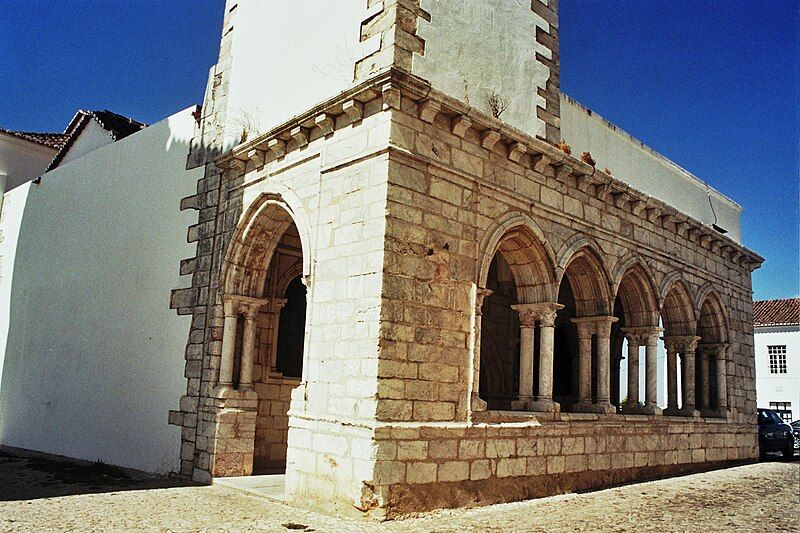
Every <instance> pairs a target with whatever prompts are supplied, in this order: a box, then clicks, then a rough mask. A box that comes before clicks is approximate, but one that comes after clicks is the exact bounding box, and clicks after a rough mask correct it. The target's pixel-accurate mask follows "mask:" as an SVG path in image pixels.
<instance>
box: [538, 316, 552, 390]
mask: <svg viewBox="0 0 800 533" xmlns="http://www.w3.org/2000/svg"><path fill="white" fill-rule="evenodd" d="M539 334H540V335H539V398H538V399H539V400H540V401H547V400H552V399H553V349H554V342H555V328H554V327H553V324H545V323H542V324H541V325H540V326H539Z"/></svg>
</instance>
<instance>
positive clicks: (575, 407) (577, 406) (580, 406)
mask: <svg viewBox="0 0 800 533" xmlns="http://www.w3.org/2000/svg"><path fill="white" fill-rule="evenodd" d="M572 411H574V412H576V413H596V412H597V411H596V410H595V405H594V404H593V403H592V402H587V401H579V402H576V403H574V404H572Z"/></svg>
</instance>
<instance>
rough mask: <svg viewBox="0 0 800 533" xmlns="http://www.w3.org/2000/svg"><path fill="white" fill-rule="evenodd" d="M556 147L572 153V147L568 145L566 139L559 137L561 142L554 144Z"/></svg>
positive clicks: (566, 152) (569, 153)
mask: <svg viewBox="0 0 800 533" xmlns="http://www.w3.org/2000/svg"><path fill="white" fill-rule="evenodd" d="M556 148H558V149H559V150H561V151H562V152H564V153H565V154H567V155H572V147H571V146H570V145H568V144H567V141H565V140H564V139H561V142H559V143H558V144H557V145H556Z"/></svg>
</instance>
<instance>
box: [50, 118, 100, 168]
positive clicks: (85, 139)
mask: <svg viewBox="0 0 800 533" xmlns="http://www.w3.org/2000/svg"><path fill="white" fill-rule="evenodd" d="M113 142H114V139H113V138H112V137H111V132H110V131H108V130H107V129H104V128H103V127H102V126H100V124H98V123H97V121H96V120H94V119H92V118H90V119H88V122H87V123H86V126H84V127H83V129H82V130H81V132H80V133H79V134H78V136H77V138H75V140H73V141H72V145H71V146H70V147H69V149H67V153H66V154H64V157H62V158H61V161H60V162H59V165H63V164H65V163H68V162H70V161H72V160H73V159H78V158H79V157H82V156H84V155H86V154H88V153H89V152H92V151H94V150H97V149H98V148H100V147H101V146H105V145H107V144H111V143H113Z"/></svg>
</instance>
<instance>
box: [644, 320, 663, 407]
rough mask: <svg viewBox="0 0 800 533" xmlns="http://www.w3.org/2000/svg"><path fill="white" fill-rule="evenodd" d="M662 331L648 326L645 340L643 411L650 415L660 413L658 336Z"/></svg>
mask: <svg viewBox="0 0 800 533" xmlns="http://www.w3.org/2000/svg"><path fill="white" fill-rule="evenodd" d="M662 331H664V330H663V329H661V328H650V330H649V331H648V332H647V337H646V340H645V352H644V355H645V372H646V373H645V377H644V387H645V393H644V397H645V401H644V412H645V413H648V414H652V415H660V414H661V408H660V407H659V406H658V336H659V334H661V332H662Z"/></svg>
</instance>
